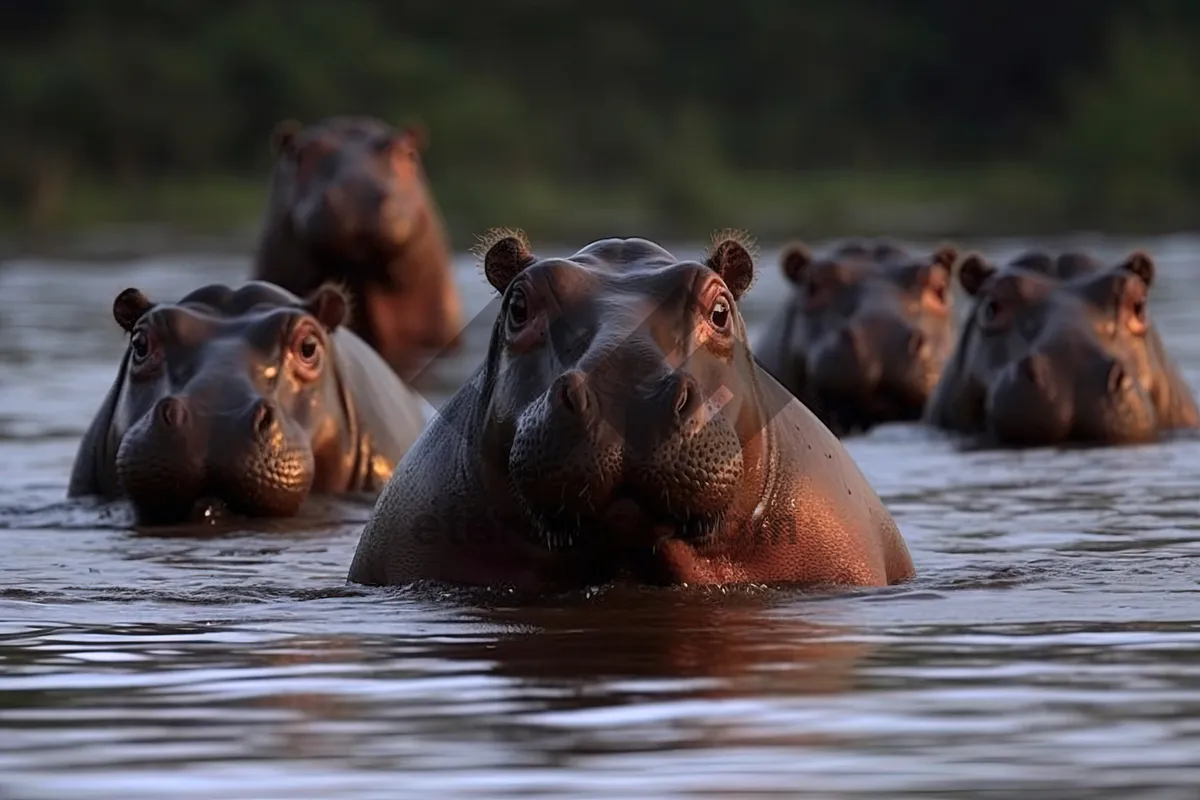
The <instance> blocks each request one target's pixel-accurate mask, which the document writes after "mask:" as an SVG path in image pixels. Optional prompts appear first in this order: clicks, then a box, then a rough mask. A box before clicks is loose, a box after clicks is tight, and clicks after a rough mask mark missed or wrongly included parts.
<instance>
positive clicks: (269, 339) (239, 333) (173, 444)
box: [67, 282, 424, 524]
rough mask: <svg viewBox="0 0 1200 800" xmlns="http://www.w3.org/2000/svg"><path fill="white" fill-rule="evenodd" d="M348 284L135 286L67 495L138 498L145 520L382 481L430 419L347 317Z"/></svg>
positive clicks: (369, 487)
mask: <svg viewBox="0 0 1200 800" xmlns="http://www.w3.org/2000/svg"><path fill="white" fill-rule="evenodd" d="M347 308H348V300H347V298H346V296H345V294H344V292H343V291H342V290H341V289H340V288H338V287H336V286H333V285H323V286H320V287H318V288H317V290H316V291H315V292H313V293H312V294H311V295H309V296H308V297H306V298H304V299H301V298H299V297H297V296H296V295H293V294H291V293H290V292H287V291H285V290H283V289H280V288H279V287H277V286H274V285H272V284H269V283H263V282H250V283H246V284H244V285H243V286H241V287H239V288H236V289H235V288H231V287H229V286H224V285H220V284H213V285H209V286H205V287H203V288H199V289H196V290H195V291H193V292H191V293H190V294H188V295H187V296H186V297H184V298H183V299H181V300H180V301H179V302H177V303H161V302H160V303H155V302H152V301H151V300H149V299H148V298H147V297H146V296H145V295H143V294H142V293H141V292H140V291H138V290H137V289H126V290H125V291H123V292H121V293H120V294H119V295H117V297H116V300H115V301H114V303H113V316H114V317H115V318H116V321H117V323H118V324H120V326H121V328H122V329H123V330H125V331H126V332H127V333H128V334H129V345H128V347H127V348H126V351H125V355H124V356H123V357H122V359H121V365H120V367H119V369H118V371H117V376H116V380H115V381H114V383H113V385H112V388H111V389H110V390H109V392H108V396H107V397H106V398H105V399H104V402H103V403H102V404H101V406H100V409H99V410H98V411H97V413H96V416H95V418H94V419H93V420H92V423H91V426H90V427H89V428H88V430H87V433H86V434H85V435H84V437H83V440H82V442H81V443H80V446H79V451H78V454H77V455H76V458H75V466H74V468H73V470H72V473H71V480H70V485H69V487H68V490H67V491H68V495H69V496H71V497H76V496H81V495H99V496H102V497H105V498H109V499H115V498H121V497H124V498H128V499H129V500H130V501H131V502H132V505H133V507H134V510H135V512H136V514H137V517H138V519H139V521H140V522H143V523H147V524H153V523H157V524H163V523H172V522H178V521H182V520H185V519H186V518H187V517H188V516H189V515H190V514H191V512H192V510H193V508H195V507H196V506H197V503H198V501H201V500H207V499H209V498H212V499H218V500H221V501H224V502H225V503H226V504H227V505H228V506H229V507H230V508H231V509H232V510H234V511H236V512H240V513H244V514H247V515H253V516H286V515H291V514H294V513H295V512H296V511H297V510H298V509H299V507H300V505H301V504H302V502H303V501H304V500H305V498H306V497H307V496H308V495H309V493H314V492H323V493H330V492H344V491H356V492H378V491H379V490H380V489H381V488H382V487H383V485H384V483H385V482H386V481H387V479H388V477H389V476H390V475H391V472H392V469H393V468H394V467H395V464H396V462H397V461H399V459H400V458H401V457H402V456H403V455H404V453H405V452H407V450H408V448H409V447H410V446H411V444H412V443H413V442H414V441H415V440H416V438H417V436H418V435H419V434H420V432H421V430H422V428H423V427H424V415H423V406H422V402H421V400H420V398H419V397H418V396H417V395H415V394H414V393H413V392H412V391H411V390H409V389H408V387H406V386H405V385H404V384H403V383H401V382H400V380H399V379H398V378H397V377H396V375H395V373H393V372H392V371H391V370H389V369H388V368H387V365H386V364H384V363H383V361H382V360H381V359H380V358H379V356H378V355H377V354H376V353H375V351H374V350H372V349H371V348H369V347H368V346H367V345H366V344H364V343H363V341H362V340H361V339H359V338H358V337H357V336H355V335H354V333H353V332H351V331H349V330H348V329H346V328H345V327H343V323H344V321H345V318H346V313H347Z"/></svg>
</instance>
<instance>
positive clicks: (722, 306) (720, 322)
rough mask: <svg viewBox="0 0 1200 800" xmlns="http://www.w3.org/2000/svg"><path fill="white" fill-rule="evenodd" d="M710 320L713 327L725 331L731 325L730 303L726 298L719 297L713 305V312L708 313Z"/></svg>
mask: <svg viewBox="0 0 1200 800" xmlns="http://www.w3.org/2000/svg"><path fill="white" fill-rule="evenodd" d="M708 319H709V321H710V322H712V324H713V327H715V328H718V329H721V330H724V329H725V326H726V325H728V324H729V303H728V302H726V300H725V298H723V297H718V298H717V301H716V302H715V303H713V307H712V310H711V311H709V312H708Z"/></svg>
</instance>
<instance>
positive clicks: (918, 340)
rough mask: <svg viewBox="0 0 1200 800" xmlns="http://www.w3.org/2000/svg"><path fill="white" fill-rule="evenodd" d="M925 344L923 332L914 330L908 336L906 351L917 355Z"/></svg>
mask: <svg viewBox="0 0 1200 800" xmlns="http://www.w3.org/2000/svg"><path fill="white" fill-rule="evenodd" d="M924 346H925V334H924V333H922V332H921V331H918V330H914V331H913V332H912V333H911V334H909V337H908V353H909V355H913V356H915V355H917V354H919V353H920V352H921V348H922V347H924Z"/></svg>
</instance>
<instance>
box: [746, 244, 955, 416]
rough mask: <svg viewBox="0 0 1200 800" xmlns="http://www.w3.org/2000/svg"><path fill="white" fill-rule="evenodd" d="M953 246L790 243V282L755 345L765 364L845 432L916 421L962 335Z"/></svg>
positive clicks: (784, 264) (785, 263) (785, 262)
mask: <svg viewBox="0 0 1200 800" xmlns="http://www.w3.org/2000/svg"><path fill="white" fill-rule="evenodd" d="M956 257H957V252H956V250H955V248H953V247H951V246H949V245H946V246H942V247H939V248H937V249H936V250H934V251H933V252H932V253H929V254H924V255H914V254H912V253H910V252H909V251H908V250H907V249H905V248H902V247H900V246H898V245H896V244H895V243H892V242H890V241H888V240H881V241H876V242H863V241H851V242H848V243H845V244H843V245H842V246H840V247H838V248H836V249H835V250H834V251H833V252H832V253H830V254H828V255H826V256H824V257H821V258H814V257H813V256H812V254H811V252H810V251H809V248H808V247H807V246H806V245H804V244H803V243H796V244H792V245H790V246H788V247H787V248H785V249H784V251H783V255H782V258H781V268H782V271H783V274H784V277H785V278H786V279H787V281H788V283H789V284H790V285H791V286H792V293H791V296H790V297H789V298H788V300H787V301H786V302H785V303H784V304H783V305H782V306H781V307H780V308H779V310H778V311H777V312H776V313H775V315H774V316H773V317H772V318H771V319H770V321H769V322H768V324H767V326H766V327H765V329H764V331H763V334H762V336H761V338H760V339H759V340H758V342H757V343H756V344H755V347H754V352H755V354H756V356H757V357H758V360H759V363H760V364H761V365H762V366H763V367H764V368H765V369H767V370H768V371H769V372H770V373H771V374H772V375H773V376H774V377H775V378H776V379H777V380H779V381H780V382H781V383H782V384H783V385H784V386H786V387H787V388H788V389H790V390H791V392H792V393H793V394H795V395H796V396H797V397H798V398H800V400H801V401H802V402H803V403H804V404H805V405H807V406H808V407H809V408H810V409H812V411H813V413H815V414H816V415H817V417H818V418H820V419H821V421H822V422H824V423H825V424H826V425H827V426H829V429H830V430H832V431H833V432H834V433H835V434H837V435H838V436H847V435H850V434H854V433H863V432H866V431H869V430H870V429H871V428H873V427H874V426H876V425H880V424H883V423H888V422H916V421H918V420H920V419H921V414H922V412H923V411H924V409H925V403H926V401H927V400H928V398H929V394H930V392H931V391H932V390H933V386H934V384H935V383H937V379H938V377H939V375H940V374H941V370H942V367H943V366H944V364H945V362H946V359H947V358H948V357H949V355H950V349H951V348H952V347H953V344H954V318H953V310H952V297H951V293H950V276H951V269H952V268H953V266H954V261H955V259H956Z"/></svg>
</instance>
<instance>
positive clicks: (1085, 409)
mask: <svg viewBox="0 0 1200 800" xmlns="http://www.w3.org/2000/svg"><path fill="white" fill-rule="evenodd" d="M1154 273H1155V264H1154V261H1153V259H1151V257H1150V256H1149V255H1148V254H1146V253H1144V252H1141V251H1135V252H1133V253H1131V254H1129V255H1128V256H1127V257H1125V258H1124V259H1122V260H1121V261H1120V262H1119V263H1117V264H1116V265H1115V266H1106V265H1104V264H1103V263H1102V262H1100V261H1099V260H1097V259H1095V258H1092V257H1090V256H1088V255H1087V254H1085V253H1072V252H1067V253H1062V254H1060V255H1058V256H1057V257H1054V256H1051V255H1049V254H1047V253H1040V252H1031V253H1026V254H1023V255H1022V256H1020V257H1018V258H1016V259H1014V260H1013V261H1012V262H1010V263H1008V264H1005V265H1003V266H999V267H998V266H996V265H994V264H991V263H989V262H988V261H987V260H986V259H985V258H984V257H983V256H980V255H978V254H971V255H969V256H967V257H966V258H964V259H963V261H962V264H961V265H960V267H959V281H960V283H961V284H962V287H963V290H964V291H965V292H966V294H967V295H969V296H970V297H971V300H972V303H971V308H970V312H969V315H968V317H967V320H966V322H965V324H964V326H963V330H962V333H961V335H960V337H959V340H958V342H957V345H956V348H955V351H954V353H953V354H952V356H951V358H950V361H949V362H948V364H947V366H946V369H945V372H944V373H943V375H942V378H941V380H940V382H939V383H938V386H937V387H936V388H935V390H934V392H933V395H932V397H931V398H930V401H929V407H928V409H927V413H926V421H927V422H928V423H929V424H931V425H933V426H935V427H937V428H941V429H944V430H947V431H951V432H954V433H958V434H965V435H967V436H969V437H973V438H975V439H976V440H978V441H979V442H980V443H981V444H990V445H995V446H1001V447H1003V446H1013V447H1019V446H1044V445H1055V444H1067V443H1075V444H1091V445H1116V444H1126V443H1137V442H1146V441H1151V440H1154V439H1157V438H1159V436H1160V435H1161V434H1163V433H1165V432H1167V431H1171V430H1179V429H1189V428H1191V429H1194V428H1196V427H1198V426H1200V413H1198V412H1197V408H1196V401H1195V399H1194V397H1193V395H1192V391H1191V389H1190V388H1189V387H1188V385H1187V383H1186V382H1185V381H1184V379H1183V376H1182V375H1181V374H1180V371H1179V369H1178V367H1177V366H1176V364H1175V362H1174V360H1173V359H1172V358H1171V356H1170V355H1169V354H1168V352H1167V349H1166V347H1165V346H1164V345H1163V342H1162V339H1161V338H1160V336H1159V334H1158V330H1157V329H1156V327H1155V325H1154V322H1153V320H1152V319H1151V316H1150V311H1149V301H1148V292H1149V289H1150V287H1151V286H1152V285H1153V283H1154Z"/></svg>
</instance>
